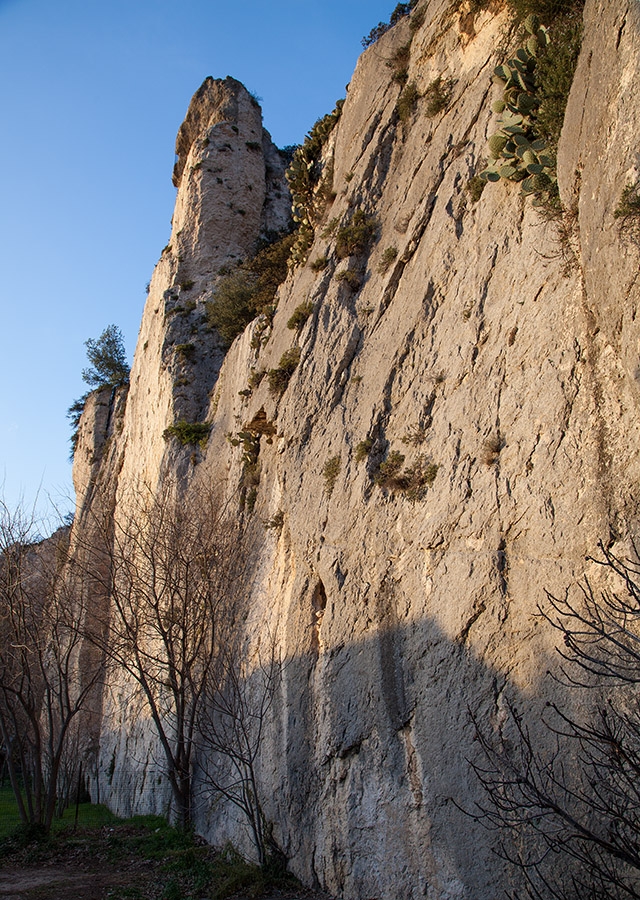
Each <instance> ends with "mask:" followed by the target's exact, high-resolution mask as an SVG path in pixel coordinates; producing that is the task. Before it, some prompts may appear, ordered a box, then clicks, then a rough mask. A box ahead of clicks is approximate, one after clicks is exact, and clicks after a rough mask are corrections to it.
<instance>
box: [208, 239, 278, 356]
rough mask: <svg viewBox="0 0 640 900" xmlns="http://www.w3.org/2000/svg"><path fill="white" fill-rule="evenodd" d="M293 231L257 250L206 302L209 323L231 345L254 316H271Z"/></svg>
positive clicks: (225, 279)
mask: <svg viewBox="0 0 640 900" xmlns="http://www.w3.org/2000/svg"><path fill="white" fill-rule="evenodd" d="M295 239H296V237H295V234H286V235H284V237H281V238H280V239H279V240H277V241H274V242H273V243H271V244H268V245H267V246H266V247H263V248H262V249H261V250H259V251H258V252H257V253H256V255H255V256H253V257H252V258H251V259H248V260H246V261H245V262H243V263H242V264H241V265H240V266H238V268H237V269H235V270H234V271H232V272H231V273H228V274H227V275H225V276H224V277H223V278H222V279H221V280H220V281H219V282H218V284H217V285H216V287H215V289H214V294H213V297H212V299H211V300H208V301H207V303H206V304H205V308H206V312H207V320H208V322H209V325H210V326H212V327H213V328H215V329H216V331H217V332H218V334H219V335H220V337H221V338H222V340H223V342H224V344H225V347H227V348H228V347H230V346H231V344H232V343H233V341H234V340H235V338H236V337H237V336H238V335H239V334H242V332H243V331H244V330H245V328H246V327H247V325H248V324H249V322H252V321H253V319H255V317H256V316H259V315H266V316H267V317H268V318H269V319H271V318H272V317H273V313H274V312H275V308H276V294H277V291H278V288H279V287H280V285H281V284H282V282H283V281H284V280H285V278H286V277H287V261H288V259H289V254H290V252H291V248H292V246H293V244H294V242H295Z"/></svg>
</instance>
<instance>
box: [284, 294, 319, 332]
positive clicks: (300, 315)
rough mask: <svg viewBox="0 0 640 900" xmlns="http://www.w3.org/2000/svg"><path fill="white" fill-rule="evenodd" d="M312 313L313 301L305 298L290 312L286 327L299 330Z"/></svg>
mask: <svg viewBox="0 0 640 900" xmlns="http://www.w3.org/2000/svg"><path fill="white" fill-rule="evenodd" d="M312 313H313V303H312V302H311V301H310V300H305V302H304V303H299V304H298V305H297V306H296V308H295V309H294V311H293V313H292V314H291V316H290V318H289V321H288V322H287V328H290V329H291V330H292V331H300V329H301V328H302V326H303V325H304V323H305V322H306V321H307V319H308V318H309V316H310V315H311V314H312Z"/></svg>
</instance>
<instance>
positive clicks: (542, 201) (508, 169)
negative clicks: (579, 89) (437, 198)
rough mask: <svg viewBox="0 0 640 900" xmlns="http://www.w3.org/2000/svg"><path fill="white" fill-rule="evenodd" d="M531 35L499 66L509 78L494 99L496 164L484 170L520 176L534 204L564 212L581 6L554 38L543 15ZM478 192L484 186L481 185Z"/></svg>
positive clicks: (534, 19) (492, 152)
mask: <svg viewBox="0 0 640 900" xmlns="http://www.w3.org/2000/svg"><path fill="white" fill-rule="evenodd" d="M524 28H525V30H526V32H527V33H528V35H529V36H528V38H527V40H526V43H525V45H524V46H522V47H520V48H519V49H518V50H517V51H516V53H515V54H514V56H513V57H512V58H511V59H509V60H507V62H505V63H503V64H501V65H499V66H497V67H496V68H495V70H494V74H495V76H496V78H497V79H498V80H500V81H502V82H503V83H504V92H503V96H502V99H500V100H498V101H496V102H495V103H494V104H493V110H494V112H496V113H498V114H499V115H500V119H499V120H498V125H499V129H498V131H497V132H496V133H495V134H493V135H492V136H491V137H490V138H489V143H488V148H489V156H490V158H491V163H490V164H489V166H488V167H487V168H486V169H485V170H484V171H483V172H481V173H480V176H479V177H480V178H482V179H484V180H485V181H500V179H501V178H502V179H505V180H507V181H515V182H519V183H520V184H521V190H522V193H523V194H525V195H531V196H532V197H533V205H535V206H537V207H541V208H542V209H543V210H544V211H546V212H547V214H555V215H556V216H557V215H560V214H561V213H562V208H561V205H560V200H559V195H558V186H557V175H556V152H557V145H558V139H559V137H560V130H561V128H562V124H563V121H564V114H565V109H566V104H567V99H568V96H569V90H570V88H571V83H572V81H573V75H574V72H575V67H576V65H577V60H578V53H579V50H580V40H581V20H580V17H579V15H578V13H577V12H576V10H575V8H573V9H572V10H571V12H568V13H566V14H565V15H564V17H562V18H560V19H558V20H557V21H556V22H555V23H554V26H553V29H552V31H553V40H550V34H549V32H548V30H547V28H546V27H545V26H544V25H542V24H541V20H540V18H539V17H538V16H537V15H536V14H534V13H532V14H530V15H529V16H528V17H527V18H526V19H525V21H524ZM473 191H474V193H475V194H477V195H478V196H479V194H480V193H481V191H480V190H479V188H477V187H476V186H475V185H474V187H473Z"/></svg>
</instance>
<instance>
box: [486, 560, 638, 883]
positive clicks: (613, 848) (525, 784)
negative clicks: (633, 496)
mask: <svg viewBox="0 0 640 900" xmlns="http://www.w3.org/2000/svg"><path fill="white" fill-rule="evenodd" d="M600 550H601V554H602V556H601V558H599V559H598V560H595V562H598V563H599V564H600V565H601V566H602V567H603V568H604V570H605V571H606V574H607V575H608V576H609V578H610V581H611V582H612V583H613V586H612V587H610V588H605V589H602V590H596V589H594V588H593V586H592V584H591V583H590V582H589V581H588V580H586V579H585V580H584V581H583V583H582V584H580V585H578V589H577V591H576V590H570V591H567V592H566V593H565V594H564V596H562V597H561V598H557V597H554V596H553V595H551V594H547V599H548V603H547V605H546V606H545V607H544V608H542V609H541V610H540V612H541V615H542V616H543V617H544V618H545V619H546V620H547V621H548V622H550V623H551V624H552V625H553V627H554V628H556V629H557V630H558V631H559V632H560V636H561V639H562V642H561V647H560V650H559V652H560V654H561V656H562V658H563V665H562V676H561V677H562V680H563V682H564V684H565V686H567V687H568V688H569V689H573V690H574V691H580V690H582V689H584V690H587V691H588V690H591V691H595V694H594V695H593V696H592V698H591V700H592V702H591V703H590V704H589V708H590V709H591V714H590V715H589V714H586V715H585V716H583V717H580V718H578V715H577V714H576V713H574V712H567V711H566V709H563V708H561V707H560V706H559V705H557V704H548V705H547V710H546V716H545V724H546V727H547V729H548V736H550V737H551V739H552V740H551V743H552V744H553V749H551V750H550V751H546V752H545V751H543V750H541V749H539V741H538V742H536V740H534V738H533V736H532V734H531V731H530V730H529V729H528V727H527V726H526V724H525V722H524V720H523V718H522V716H521V715H520V714H519V713H518V711H517V710H516V709H515V707H514V706H512V707H511V708H510V713H511V725H512V728H511V736H510V738H506V737H505V738H498V737H495V736H492V735H490V734H488V733H487V730H486V728H483V727H482V726H481V724H480V723H479V721H478V720H477V718H476V728H477V734H478V738H479V741H480V744H481V746H482V749H483V751H484V762H482V763H479V764H475V765H474V769H475V771H476V774H477V775H478V777H479V779H480V782H481V784H482V786H483V788H484V790H485V794H486V798H487V802H486V803H484V804H483V805H482V806H480V807H479V808H478V810H477V812H476V814H475V815H476V817H477V818H479V819H480V820H481V821H482V822H483V823H484V824H486V825H488V827H490V828H494V829H496V830H497V831H498V832H499V833H500V834H501V835H502V839H501V841H500V853H501V854H502V855H503V856H504V857H505V858H507V859H508V860H510V861H511V862H512V863H514V864H515V867H516V870H517V871H518V872H519V873H520V881H521V884H522V887H521V888H520V890H521V891H523V895H524V896H527V897H530V898H535V900H542V898H545V900H546V898H558V900H569V898H571V900H578V898H579V900H596V898H597V900H622V898H640V697H639V695H638V685H639V684H640V561H639V557H638V553H637V550H636V548H635V547H634V554H635V555H634V558H632V559H621V558H620V557H618V556H616V555H614V554H613V553H612V552H611V551H610V550H608V549H606V548H605V547H604V546H602V545H601V546H600ZM568 699H569V702H570V701H571V697H570V696H569V698H568ZM578 706H579V704H578ZM514 896H518V894H517V892H516V894H515V895H514Z"/></svg>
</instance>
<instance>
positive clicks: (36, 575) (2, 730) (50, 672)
mask: <svg viewBox="0 0 640 900" xmlns="http://www.w3.org/2000/svg"><path fill="white" fill-rule="evenodd" d="M33 525H34V523H33V520H32V519H30V518H29V517H28V516H25V515H24V514H23V513H22V511H21V510H17V511H12V510H10V509H9V508H8V507H7V506H6V505H5V504H4V503H0V741H1V745H2V751H3V753H4V758H5V764H6V766H7V770H8V774H9V779H10V782H11V787H12V789H13V792H14V795H15V799H16V803H17V806H18V811H19V814H20V818H21V820H22V822H23V823H24V824H26V825H32V826H38V827H40V828H43V829H44V831H46V832H48V831H49V829H50V827H51V822H52V819H53V816H54V812H55V809H56V796H57V793H58V788H59V777H60V774H61V766H62V764H63V761H64V758H65V753H66V750H67V745H68V742H69V738H70V735H71V727H72V723H73V722H74V720H75V718H76V717H77V715H78V713H79V712H80V711H81V710H82V709H83V707H85V705H86V702H87V700H88V698H89V696H90V694H91V692H92V690H93V688H94V686H95V685H96V683H97V682H98V680H99V678H100V677H101V674H102V669H101V667H100V666H99V665H95V666H87V665H85V666H83V667H82V669H81V667H80V665H79V653H80V647H81V641H82V638H81V635H80V632H79V629H78V622H80V621H82V618H83V612H82V610H81V609H80V605H79V602H78V601H77V599H76V598H75V597H73V596H72V595H71V593H70V592H69V591H68V590H67V584H66V582H65V579H64V577H63V572H64V566H65V563H66V560H67V550H68V530H67V529H61V530H60V531H59V532H57V533H56V534H54V535H53V536H52V537H51V538H48V539H47V540H45V541H40V542H35V541H34V539H33V537H32V534H33Z"/></svg>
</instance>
